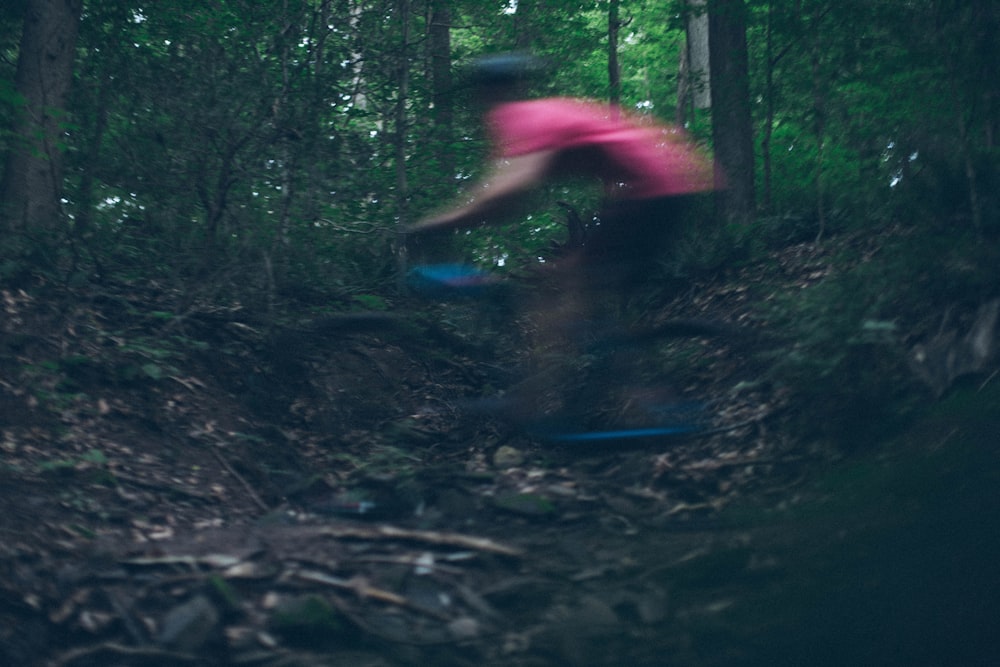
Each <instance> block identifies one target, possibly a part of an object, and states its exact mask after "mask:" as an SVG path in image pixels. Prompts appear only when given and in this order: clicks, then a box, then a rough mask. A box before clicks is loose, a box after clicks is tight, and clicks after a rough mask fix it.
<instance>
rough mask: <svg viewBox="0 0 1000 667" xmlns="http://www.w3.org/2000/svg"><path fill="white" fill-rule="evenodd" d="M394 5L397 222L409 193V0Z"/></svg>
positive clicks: (402, 216)
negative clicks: (397, 42) (397, 24)
mask: <svg viewBox="0 0 1000 667" xmlns="http://www.w3.org/2000/svg"><path fill="white" fill-rule="evenodd" d="M396 8H397V11H398V14H399V20H400V46H399V54H398V58H399V59H398V60H397V61H396V66H397V70H396V107H395V112H394V119H393V125H394V129H395V134H394V136H393V143H394V146H393V153H394V155H395V163H396V219H397V221H398V222H401V223H404V224H405V223H406V222H407V220H406V218H407V209H408V206H407V197H408V194H409V192H408V191H409V182H408V179H407V174H406V133H407V126H408V124H407V114H406V105H407V103H408V102H409V96H410V69H409V53H410V0H398V2H397V6H396Z"/></svg>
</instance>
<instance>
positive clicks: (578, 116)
mask: <svg viewBox="0 0 1000 667" xmlns="http://www.w3.org/2000/svg"><path fill="white" fill-rule="evenodd" d="M543 69H544V67H543V66H542V63H541V62H540V61H539V60H538V59H537V58H535V57H533V56H531V55H528V54H521V53H507V54H498V55H491V56H484V57H481V58H479V59H477V60H476V61H475V62H474V63H473V66H472V68H471V72H470V76H469V79H470V85H471V87H472V90H473V94H474V96H475V98H476V100H477V101H478V102H479V103H481V104H482V105H483V106H484V120H485V123H486V126H487V129H488V132H489V135H490V138H491V142H492V145H493V149H494V151H493V152H494V160H493V163H492V167H491V169H490V170H489V171H488V173H487V175H486V177H485V178H484V179H483V180H482V182H480V183H479V184H478V185H477V186H475V187H473V188H472V189H471V192H472V196H471V198H470V199H468V200H467V201H465V202H463V203H460V204H458V205H456V206H453V207H452V208H449V209H447V210H445V211H443V212H439V213H436V214H433V215H431V216H429V217H427V218H425V219H423V220H421V221H420V222H418V223H416V224H415V225H413V226H411V227H410V228H409V229H408V232H409V233H411V234H414V233H416V234H421V233H427V232H433V231H440V230H448V229H458V228H464V227H472V226H476V225H478V224H483V223H496V222H503V221H506V220H509V219H511V218H512V217H514V216H515V215H516V214H517V213H519V212H522V211H523V210H524V207H525V205H526V204H527V203H528V202H529V200H530V194H532V192H533V191H534V190H536V189H538V188H539V187H540V186H542V185H544V184H546V183H549V182H551V181H553V180H557V179H562V178H568V177H580V176H583V177H585V178H590V179H592V180H595V181H598V182H599V183H600V184H601V185H602V187H603V197H604V199H603V203H602V205H601V208H600V211H599V212H598V213H597V215H596V216H595V217H594V219H593V220H592V221H591V222H590V224H588V225H587V230H586V235H585V237H584V239H583V240H582V243H579V244H577V245H576V247H569V248H567V249H566V251H565V252H564V254H562V255H561V256H560V257H559V258H558V259H557V260H556V261H554V262H552V263H550V264H548V265H546V268H547V269H548V270H546V271H544V273H545V274H546V275H548V276H550V277H551V278H554V285H555V287H556V292H555V295H554V298H553V297H552V296H547V297H546V298H547V300H546V301H545V302H543V303H542V305H536V306H535V308H534V310H535V312H536V313H542V314H543V316H542V320H543V321H542V322H541V323H540V325H539V326H540V329H541V331H542V335H543V337H547V338H548V339H549V340H548V342H549V343H551V342H552V341H553V339H554V337H555V336H558V335H559V334H560V333H563V334H565V333H566V332H567V331H568V330H569V329H571V328H572V325H574V324H575V323H578V322H579V321H581V319H586V317H587V315H588V314H589V313H588V309H589V308H590V307H591V306H592V303H591V302H592V301H593V299H594V290H595V289H611V290H613V291H614V292H616V293H617V294H618V295H619V296H621V297H624V298H627V297H628V296H629V294H630V293H631V292H633V291H634V289H635V288H636V287H638V286H639V285H640V284H641V283H642V282H643V281H644V280H646V279H647V278H648V277H649V276H650V275H651V274H652V273H653V271H654V270H655V268H656V262H657V260H658V258H659V257H660V256H661V253H662V251H663V250H664V248H665V246H666V245H668V244H669V241H670V240H671V238H672V237H673V235H674V233H675V232H676V230H677V227H678V222H679V220H680V219H681V217H682V216H683V215H684V211H685V209H686V208H688V207H689V206H690V204H691V201H692V200H693V199H694V198H695V197H697V196H698V195H700V194H703V193H706V192H709V191H711V190H713V189H715V187H716V180H715V179H716V176H715V174H714V173H713V164H712V162H711V160H709V159H707V158H706V157H705V156H704V155H703V154H702V153H701V152H700V151H699V150H698V149H697V148H696V147H695V146H694V144H693V143H692V142H691V141H690V140H689V139H688V138H687V136H686V135H685V134H684V133H683V132H682V131H681V130H680V129H678V128H674V127H669V126H664V125H654V124H652V123H648V122H644V121H642V120H638V119H634V118H630V117H628V116H627V115H626V113H625V112H624V111H622V110H621V109H617V108H615V107H612V106H610V105H606V104H598V103H595V102H591V101H585V100H579V99H571V98H565V97H554V98H540V99H531V98H529V96H528V95H527V92H528V91H527V87H528V84H529V83H530V82H531V81H532V80H533V79H535V78H536V75H538V74H539V73H540V72H541V71H542V70H543Z"/></svg>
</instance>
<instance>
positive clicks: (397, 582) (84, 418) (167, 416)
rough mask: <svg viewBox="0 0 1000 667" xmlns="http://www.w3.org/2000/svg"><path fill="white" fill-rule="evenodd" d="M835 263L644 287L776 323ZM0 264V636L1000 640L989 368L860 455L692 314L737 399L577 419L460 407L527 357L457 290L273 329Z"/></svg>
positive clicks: (982, 657) (187, 657)
mask: <svg viewBox="0 0 1000 667" xmlns="http://www.w3.org/2000/svg"><path fill="white" fill-rule="evenodd" d="M824 266H825V259H824V258H823V256H822V255H821V254H819V253H818V251H817V250H816V249H815V248H811V247H808V246H799V247H795V248H790V249H788V250H786V251H784V252H783V253H782V254H781V255H780V256H776V257H775V258H772V260H771V261H769V262H768V263H767V264H766V265H763V264H762V265H761V266H756V267H744V268H742V269H740V271H739V272H734V273H733V274H732V275H730V276H726V277H719V278H717V279H713V280H706V281H704V282H702V283H700V284H698V285H695V286H694V288H692V289H691V291H690V292H688V293H687V294H686V296H684V297H683V298H679V299H676V300H673V301H671V302H670V303H664V304H659V305H658V306H656V309H657V310H656V312H655V316H656V317H660V318H667V317H674V316H692V315H707V316H711V317H713V318H718V319H722V320H724V321H727V322H730V323H734V324H739V325H740V326H743V327H746V328H748V329H766V328H767V323H766V322H764V321H763V320H762V319H761V318H760V315H759V313H758V312H757V309H756V306H757V304H759V303H760V302H761V300H766V299H767V298H769V294H771V293H773V291H775V290H779V289H804V288H807V287H808V286H809V284H811V282H813V281H817V280H820V279H821V278H822V276H823V275H824V273H823V267H824ZM2 296H3V304H2V307H3V309H4V316H3V318H4V319H3V325H2V331H0V432H2V442H0V447H2V453H0V484H2V489H3V490H2V492H0V534H2V540H0V574H2V576H0V664H3V665H8V664H9V665H35V664H37V665H53V666H84V665H102V666H116V665H122V666H124V665H140V664H141V665H262V666H274V667H277V666H278V665H283V666H284V665H370V666H373V667H374V666H380V667H381V666H394V665H483V664H486V665H498V666H508V665H509V666H511V667H514V666H533V667H534V666H537V667H542V666H556V665H571V666H576V665H580V666H583V665H595V666H596V665H626V664H630V665H667V664H669V665H691V666H699V667H701V666H704V667H709V666H714V665H727V666H732V665H757V664H761V665H763V664H767V665H775V664H788V665H807V664H808V665H847V664H879V665H890V664H900V665H945V664H949V665H950V664H963V665H971V664H984V665H985V664H992V662H991V661H992V660H995V659H996V655H1000V653H997V651H996V649H997V648H998V646H997V640H996V639H995V638H994V636H993V635H994V633H993V628H994V627H995V624H996V621H997V620H998V619H997V611H998V606H1000V605H998V602H997V600H1000V595H997V593H998V592H1000V590H998V585H997V584H998V575H997V568H996V567H995V563H996V558H997V556H998V555H1000V553H998V552H1000V538H998V535H1000V531H997V530H996V520H997V516H998V515H997V509H998V507H997V505H998V502H997V496H996V493H995V491H994V489H995V485H996V482H997V481H998V472H1000V467H998V466H997V465H996V464H997V453H998V447H997V442H996V433H998V432H1000V428H998V427H1000V416H998V413H1000V410H998V409H997V405H998V404H1000V400H998V399H1000V393H998V392H997V391H996V387H995V386H994V385H995V383H992V384H991V383H983V384H982V386H979V387H976V388H974V389H972V390H970V391H967V392H965V393H961V394H960V395H959V396H958V397H957V398H954V399H953V402H952V403H945V404H944V405H946V406H947V410H944V411H943V412H942V411H941V410H940V409H939V411H938V412H937V413H929V414H928V416H926V417H925V418H924V419H923V420H921V421H919V424H918V426H916V427H914V428H913V430H911V431H910V432H908V433H907V434H904V436H903V437H902V438H900V439H898V440H895V441H894V442H893V443H886V444H883V445H880V446H878V447H873V448H871V449H870V450H867V451H866V452H865V453H864V454H863V455H862V454H854V455H851V456H844V455H843V454H842V453H841V452H839V451H838V449H837V448H834V447H831V446H830V445H829V444H828V443H823V442H818V441H809V440H806V439H805V438H804V436H803V434H802V429H801V428H800V424H801V423H802V421H803V420H802V414H801V410H802V407H801V406H800V405H799V404H797V403H796V397H795V396H794V395H790V394H789V393H788V391H787V390H786V389H783V388H782V387H781V386H779V385H777V384H776V383H773V382H770V381H769V380H768V376H767V373H766V368H765V367H764V366H762V363H763V362H762V361H761V359H762V358H766V357H761V356H760V355H755V354H750V353H748V352H747V350H746V348H744V347H741V346H738V345H731V344H729V343H726V342H721V343H720V342H718V341H708V340H703V339H697V340H693V341H688V342H687V346H686V347H684V348H683V349H675V348H672V349H670V350H668V356H670V357H672V358H674V359H677V358H680V359H683V363H682V364H679V365H678V367H677V368H672V369H671V370H670V371H669V373H668V375H669V377H670V378H671V380H672V383H673V384H674V385H675V386H676V387H677V389H678V391H680V392H681V393H683V394H691V395H694V396H698V397H701V398H703V399H704V400H706V401H708V402H710V403H711V404H712V405H713V406H719V409H718V410H717V411H716V413H717V415H718V418H719V421H718V422H716V424H715V426H721V428H718V430H715V431H713V432H711V433H699V434H697V435H695V436H687V437H657V438H647V439H634V440H627V441H601V442H598V443H593V444H590V445H584V444H581V443H575V444H574V443H564V444H558V443H553V442H549V441H546V440H538V439H534V438H532V437H529V436H528V435H526V434H525V433H524V432H523V431H522V430H520V429H518V428H515V427H514V426H512V425H511V424H510V423H507V422H505V421H504V420H502V419H498V418H495V417H491V416H489V415H486V416H484V415H479V416H476V415H470V414H468V411H466V410H463V409H462V406H463V405H468V404H469V401H471V400H473V399H478V398H482V397H484V396H489V395H491V393H492V392H495V388H497V387H502V386H504V384H505V383H507V382H509V381H510V377H511V373H510V371H511V369H512V368H513V367H514V366H515V365H516V364H515V358H516V352H515V349H514V348H513V347H510V346H508V344H509V343H510V341H508V342H507V343H506V344H505V343H503V342H501V341H500V339H498V338H497V336H495V335H493V334H492V333H488V332H486V330H485V329H483V327H488V326H489V325H488V323H482V322H475V321H473V319H472V318H470V317H469V315H468V309H467V308H466V307H464V306H430V305H421V306H419V308H420V310H421V313H422V314H421V315H417V314H413V315H410V316H402V317H401V318H400V319H397V318H396V317H395V315H394V312H396V310H390V311H388V312H386V313H384V315H385V317H386V322H387V323H390V322H391V324H392V326H386V327H385V330H384V331H380V330H374V331H373V330H371V329H372V327H370V326H367V325H366V326H358V327H355V328H356V329H358V330H353V331H352V330H350V329H351V327H348V328H346V329H343V328H342V329H339V330H333V329H331V328H330V327H326V328H320V329H317V328H316V327H314V326H311V323H312V324H314V323H315V322H316V319H315V318H314V317H312V316H311V315H309V314H308V313H305V312H303V314H302V315H303V316H302V317H301V319H300V320H299V321H295V322H292V323H291V324H286V325H285V326H284V327H282V328H281V329H280V330H275V329H274V327H273V326H272V323H271V322H268V321H267V318H261V317H259V316H256V315H254V314H253V313H252V312H251V310H250V309H247V308H243V307H241V306H240V305H239V304H235V303H233V304H227V305H224V306H223V305H219V304H217V303H212V304H205V303H189V301H190V300H189V299H185V298H184V295H181V294H176V293H172V292H171V291H170V290H166V289H163V288H160V287H159V286H157V285H155V284H145V285H129V284H115V285H111V286H108V285H105V286H102V287H95V286H88V287H87V288H86V289H68V288H64V287H60V288H58V289H56V288H54V287H51V286H44V285H38V286H34V287H33V288H32V289H30V290H27V289H26V290H16V289H8V290H4V291H3V293H2ZM395 305H396V306H397V307H398V312H401V313H405V312H406V310H405V309H406V308H407V307H412V304H406V303H402V302H401V303H399V304H395ZM381 316H382V315H378V316H377V317H381ZM362 319H363V318H362ZM359 322H360V320H359ZM370 323H371V322H367V324H370ZM362 324H363V323H362ZM397 325H398V326H397ZM772 352H773V350H772ZM900 443H902V444H900Z"/></svg>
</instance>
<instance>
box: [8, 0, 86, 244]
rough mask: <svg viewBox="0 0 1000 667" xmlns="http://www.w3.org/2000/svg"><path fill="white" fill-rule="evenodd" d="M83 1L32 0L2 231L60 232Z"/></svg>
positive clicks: (27, 13)
mask: <svg viewBox="0 0 1000 667" xmlns="http://www.w3.org/2000/svg"><path fill="white" fill-rule="evenodd" d="M82 11H83V0H28V2H27V5H26V7H25V14H24V27H23V32H22V33H21V45H20V52H19V54H18V59H17V73H16V75H15V79H14V86H15V88H16V90H17V92H18V94H19V95H20V96H21V97H22V98H23V100H24V102H23V106H22V108H21V109H20V113H19V114H18V117H17V119H16V120H15V122H14V127H13V135H14V140H13V142H12V143H13V145H12V146H11V148H10V150H9V152H8V154H7V156H6V159H5V165H4V175H3V182H2V183H0V204H2V208H0V228H2V229H6V230H8V231H41V230H46V229H55V227H56V223H57V222H58V220H59V218H60V208H61V207H60V196H61V193H62V178H63V173H62V168H63V156H62V148H61V147H60V143H61V140H60V137H61V134H62V128H63V125H64V113H65V111H64V104H65V101H66V96H67V94H68V93H69V89H70V85H71V83H72V81H73V61H74V55H75V49H76V38H77V33H78V31H79V24H80V15H81V12H82Z"/></svg>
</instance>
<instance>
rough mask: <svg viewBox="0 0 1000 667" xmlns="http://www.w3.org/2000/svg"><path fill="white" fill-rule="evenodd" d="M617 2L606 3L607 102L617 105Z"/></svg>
mask: <svg viewBox="0 0 1000 667" xmlns="http://www.w3.org/2000/svg"><path fill="white" fill-rule="evenodd" d="M621 25H622V23H621V19H620V18H619V0H609V2H608V101H609V102H611V104H613V105H618V104H619V103H620V102H621V97H622V81H621V70H620V69H619V66H618V30H619V29H620V28H621Z"/></svg>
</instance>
